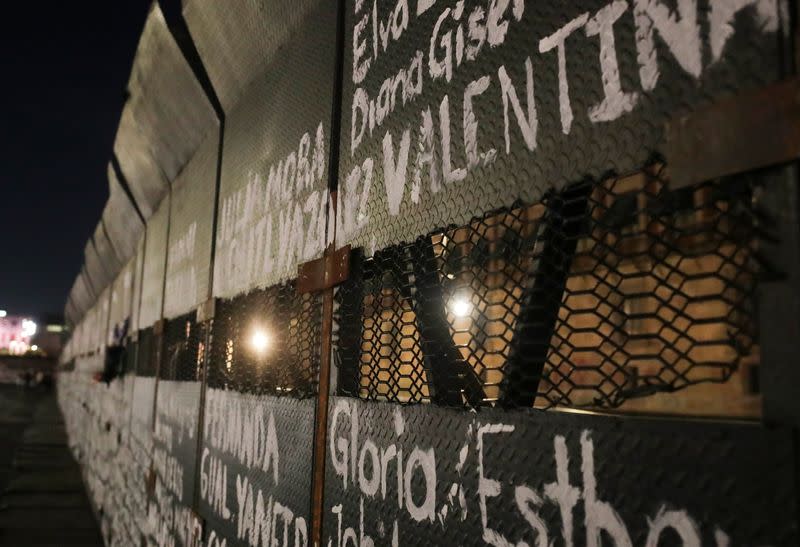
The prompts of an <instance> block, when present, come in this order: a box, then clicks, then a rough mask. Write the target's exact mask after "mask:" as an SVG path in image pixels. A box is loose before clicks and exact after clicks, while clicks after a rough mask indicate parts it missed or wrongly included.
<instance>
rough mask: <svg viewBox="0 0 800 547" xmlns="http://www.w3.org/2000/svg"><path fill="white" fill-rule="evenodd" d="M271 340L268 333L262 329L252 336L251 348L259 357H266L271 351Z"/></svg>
mask: <svg viewBox="0 0 800 547" xmlns="http://www.w3.org/2000/svg"><path fill="white" fill-rule="evenodd" d="M269 345H270V338H269V336H268V335H267V333H266V332H265V331H263V330H261V329H255V330H254V331H253V334H252V336H250V348H251V349H252V350H253V351H254V352H255V353H257V354H258V355H264V354H265V353H266V352H267V350H268V349H269Z"/></svg>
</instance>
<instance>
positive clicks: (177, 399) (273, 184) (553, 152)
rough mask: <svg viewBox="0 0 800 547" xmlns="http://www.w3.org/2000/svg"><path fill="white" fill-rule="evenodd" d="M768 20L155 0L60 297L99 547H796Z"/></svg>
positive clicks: (786, 288) (741, 13)
mask: <svg viewBox="0 0 800 547" xmlns="http://www.w3.org/2000/svg"><path fill="white" fill-rule="evenodd" d="M794 10H795V3H794V2H789V1H788V0H739V1H736V2H733V1H730V0H677V1H672V0H579V1H578V0H576V1H572V2H559V1H555V0H539V1H535V2H534V1H531V0H458V1H455V0H372V1H371V2H370V1H365V0H342V1H338V2H334V1H332V0H299V1H298V0H253V1H248V2H245V1H242V0H237V1H232V2H215V1H213V0H183V1H182V2H178V1H177V0H175V1H162V2H161V3H160V4H159V3H155V4H153V7H152V9H151V11H150V13H149V16H148V19H147V22H146V24H145V27H144V30H143V33H142V37H141V41H140V43H139V47H138V49H137V53H136V58H135V60H134V65H133V70H132V73H131V77H130V81H129V83H128V92H129V96H130V98H129V100H128V101H127V103H126V105H125V108H124V110H123V113H122V115H121V119H120V125H119V129H118V132H117V136H116V140H115V143H114V154H113V157H112V158H111V160H110V162H109V169H108V178H109V201H108V204H107V206H106V208H105V209H104V211H103V216H102V218H101V220H100V222H99V224H98V226H97V229H96V230H95V232H94V234H93V236H92V238H91V239H90V240H89V242H88V243H87V246H86V258H85V263H84V266H83V268H82V269H81V272H80V274H79V275H78V277H77V279H76V281H75V284H74V286H73V289H72V291H71V293H70V296H69V299H68V301H67V304H66V309H65V313H66V315H67V318H68V320H69V322H70V323H71V335H70V338H69V340H68V342H67V344H66V348H65V350H64V353H63V355H62V359H61V363H60V373H59V375H58V382H57V385H58V397H59V402H60V405H61V408H62V410H63V413H64V416H65V421H66V425H67V430H68V434H69V439H70V444H71V448H72V450H73V452H74V454H75V456H76V458H77V459H78V460H79V462H80V464H81V467H82V470H83V473H84V478H85V482H86V485H87V489H88V491H89V494H90V498H91V499H92V502H93V506H94V508H95V510H96V512H97V516H98V519H99V522H100V524H101V528H102V533H103V536H104V538H105V541H106V543H107V544H108V545H120V546H123V545H124V546H128V545H165V546H174V545H181V546H187V547H188V546H195V545H207V546H209V547H221V546H226V547H232V546H234V545H249V546H253V547H255V546H270V547H273V546H274V547H277V546H294V547H304V546H308V545H327V546H328V547H370V546H377V545H391V546H399V545H428V544H431V545H493V546H495V547H509V546H517V547H528V546H538V547H547V546H551V545H556V546H564V547H571V546H573V545H587V546H599V545H616V546H617V547H626V546H632V545H642V546H648V547H658V546H666V545H683V546H691V547H694V546H699V545H714V546H716V547H729V546H734V545H774V546H778V545H796V544H797V543H798V487H797V472H798V455H797V447H796V442H795V439H796V438H797V437H796V435H797V428H798V427H800V405H798V404H797V398H796V396H795V394H794V390H795V386H797V385H799V384H798V382H800V378H798V369H797V367H796V366H795V365H794V358H795V355H796V347H797V345H796V340H798V339H800V338H798V335H800V333H799V332H798V330H800V328H799V327H798V324H797V321H796V317H797V316H798V312H800V292H799V291H798V288H799V287H800V284H799V283H798V281H800V260H799V258H800V241H799V240H800V222H798V218H797V209H798V188H797V181H798V175H797V170H796V167H795V164H794V163H793V160H795V159H796V158H797V156H798V153H800V144H798V143H800V138H799V137H798V136H797V131H796V126H797V123H796V122H797V119H798V118H797V116H798V107H797V104H796V103H797V100H796V97H797V96H800V94H799V92H800V85H798V83H797V80H795V79H794V77H793V74H794V70H795V68H796V67H795V66H794V59H795V56H794V53H793V52H794V49H793V48H794V44H793V38H794V36H795V22H796V12H795V11H794Z"/></svg>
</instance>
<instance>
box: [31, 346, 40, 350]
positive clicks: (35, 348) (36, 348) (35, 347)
mask: <svg viewBox="0 0 800 547" xmlns="http://www.w3.org/2000/svg"><path fill="white" fill-rule="evenodd" d="M31 351H39V346H37V345H36V344H34V345H32V346H31Z"/></svg>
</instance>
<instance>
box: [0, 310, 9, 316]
mask: <svg viewBox="0 0 800 547" xmlns="http://www.w3.org/2000/svg"><path fill="white" fill-rule="evenodd" d="M6 315H8V314H6V310H0V317H5V316H6Z"/></svg>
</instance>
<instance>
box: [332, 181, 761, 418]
mask: <svg viewBox="0 0 800 547" xmlns="http://www.w3.org/2000/svg"><path fill="white" fill-rule="evenodd" d="M753 195H754V188H753V187H752V186H751V184H750V182H749V181H748V180H747V179H731V180H728V181H724V182H721V183H708V184H703V185H698V186H694V187H690V188H682V189H679V190H676V191H670V190H669V185H668V180H667V177H666V175H665V171H664V169H663V167H662V166H654V167H652V168H649V169H647V170H645V171H644V172H641V173H638V174H636V175H634V176H629V177H623V178H612V179H609V180H607V181H605V182H602V183H597V184H589V183H585V184H580V185H575V186H572V187H570V188H568V189H566V190H564V191H562V192H560V193H552V194H550V195H548V196H547V197H546V198H545V199H544V200H543V201H542V202H541V203H538V204H535V205H530V206H524V205H519V206H515V207H511V208H508V209H504V210H501V211H495V212H492V213H490V214H487V215H485V216H484V217H482V218H479V219H475V220H473V221H472V222H470V223H469V224H467V225H464V226H460V227H451V228H448V229H445V230H440V231H436V232H434V233H432V234H430V235H428V236H426V237H421V238H419V239H417V240H416V241H415V242H413V243H411V244H403V245H400V246H396V247H392V248H389V249H385V250H381V251H378V252H376V253H375V255H374V256H373V257H371V258H368V259H365V260H364V259H358V258H357V259H356V260H355V264H354V266H353V268H352V272H351V278H350V280H348V282H347V283H346V284H345V285H343V286H341V287H340V288H339V290H338V291H337V296H336V299H337V304H338V308H337V312H336V315H335V322H336V325H337V331H338V333H337V338H336V341H335V353H334V356H335V359H336V363H337V366H338V368H339V391H340V393H342V394H346V395H351V396H358V397H361V398H367V399H379V400H390V401H398V402H424V401H430V400H433V401H436V402H438V403H441V404H448V405H460V404H464V403H467V404H472V405H479V404H486V403H490V404H494V403H500V404H507V405H511V406H537V407H542V408H547V407H552V406H557V405H561V406H573V407H618V406H620V405H621V404H623V403H624V402H626V401H628V400H631V399H636V398H641V397H644V396H648V395H652V394H655V393H660V392H674V391H676V390H679V389H681V388H684V387H687V386H690V385H694V384H699V383H707V382H718V383H719V382H725V381H727V380H729V379H730V378H731V376H732V375H733V374H734V373H735V372H736V371H737V368H738V367H739V365H740V364H741V363H742V362H743V361H745V360H746V361H747V362H748V363H753V362H756V361H757V360H758V353H757V346H756V340H755V338H756V333H755V322H754V320H753V312H754V310H753V298H752V297H753V294H754V288H755V283H756V274H757V269H758V268H757V261H756V257H757V254H756V251H757V247H756V243H757V237H756V236H757V232H758V230H759V226H758V222H757V220H756V219H757V216H756V214H755V210H754V206H753V202H754V199H753Z"/></svg>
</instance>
